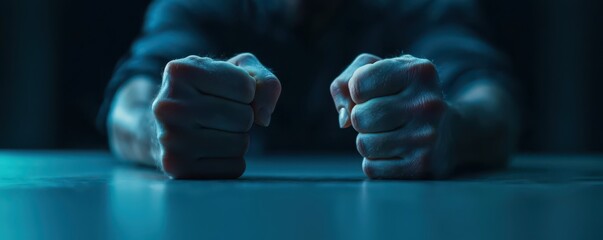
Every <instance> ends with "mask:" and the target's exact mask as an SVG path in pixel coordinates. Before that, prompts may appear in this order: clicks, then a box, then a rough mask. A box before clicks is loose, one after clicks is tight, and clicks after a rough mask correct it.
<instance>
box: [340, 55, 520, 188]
mask: <svg viewBox="0 0 603 240" xmlns="http://www.w3.org/2000/svg"><path fill="white" fill-rule="evenodd" d="M438 82H439V80H438V73H437V70H436V67H435V65H434V64H433V63H431V62H430V61H429V60H426V59H420V58H415V57H413V56H411V55H403V56H400V57H397V58H390V59H381V58H379V57H377V56H374V55H371V54H361V55H359V56H358V57H357V58H356V59H355V60H354V61H353V62H352V63H351V64H350V65H349V67H348V68H347V69H345V70H344V71H343V72H342V73H341V74H340V75H339V76H338V77H337V78H336V79H335V80H334V81H333V83H332V84H331V88H330V90H331V95H332V96H333V100H334V103H335V108H336V109H337V111H338V113H339V123H340V127H341V128H347V127H350V126H352V127H353V128H354V129H355V130H356V131H357V132H358V136H357V139H356V147H357V149H358V152H359V153H360V155H362V156H363V158H364V159H363V163H362V167H363V170H364V172H365V174H366V175H367V176H368V177H370V178H383V179H415V178H427V177H435V178H441V177H446V176H449V174H451V173H452V172H453V171H454V170H455V168H457V167H459V166H468V165H471V166H480V167H497V166H502V165H504V163H505V162H506V159H507V158H508V154H509V153H510V152H511V151H510V147H511V146H513V143H512V141H513V140H512V139H514V138H513V137H512V134H513V132H514V129H515V127H514V125H513V119H512V118H513V116H515V114H514V113H513V112H514V109H513V107H512V104H511V103H510V98H509V96H508V95H507V94H506V93H505V92H504V91H503V90H502V88H500V87H499V86H497V85H496V84H494V82H493V81H488V78H487V76H483V78H482V79H479V80H476V81H474V82H473V83H471V84H469V85H468V86H465V87H464V88H462V89H461V90H460V91H458V92H457V93H449V94H450V98H449V99H445V98H444V95H443V90H442V89H441V87H440V86H439V84H438ZM504 110H508V111H509V113H510V114H508V115H506V114H503V112H504Z"/></svg>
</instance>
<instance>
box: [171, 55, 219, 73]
mask: <svg viewBox="0 0 603 240" xmlns="http://www.w3.org/2000/svg"><path fill="white" fill-rule="evenodd" d="M195 57H196V58H199V57H197V56H195ZM207 64H209V62H208V61H201V60H193V58H192V57H190V56H189V57H186V58H184V59H177V60H172V61H169V62H168V63H167V64H166V65H165V70H164V72H165V74H167V75H169V76H170V77H176V78H178V77H183V76H188V75H189V74H191V73H203V72H205V71H206V70H207V67H206V65H207Z"/></svg>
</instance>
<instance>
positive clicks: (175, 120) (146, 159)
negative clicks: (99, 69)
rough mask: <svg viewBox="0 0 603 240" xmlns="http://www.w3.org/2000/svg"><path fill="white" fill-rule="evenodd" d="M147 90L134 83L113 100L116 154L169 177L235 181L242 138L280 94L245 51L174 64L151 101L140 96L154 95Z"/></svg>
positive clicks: (265, 120) (143, 83) (140, 81)
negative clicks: (221, 58) (222, 58)
mask: <svg viewBox="0 0 603 240" xmlns="http://www.w3.org/2000/svg"><path fill="white" fill-rule="evenodd" d="M149 84H150V80H148V79H145V78H144V77H140V78H137V79H134V80H132V81H130V82H129V83H127V84H125V85H124V87H122V89H121V90H120V91H119V92H118V93H117V94H116V97H115V100H114V106H113V107H112V110H111V112H110V116H109V118H110V119H109V120H110V121H109V129H110V135H111V142H112V144H111V145H112V149H113V151H114V152H115V153H116V155H117V156H120V157H122V158H123V159H127V160H130V161H134V162H140V163H143V164H147V165H153V164H155V165H157V166H158V167H160V168H161V169H162V170H163V171H164V172H165V173H166V174H167V175H168V176H170V177H172V178H197V179H220V178H226V179H227V178H237V177H239V176H241V175H242V174H243V172H244V170H245V160H244V158H243V156H244V154H245V152H246V151H247V148H248V146H249V133H248V132H249V130H250V128H251V127H252V125H253V123H255V124H257V125H260V126H268V125H269V124H270V117H271V114H272V112H273V111H274V107H275V105H276V102H277V100H278V97H279V95H280V91H281V85H280V82H279V80H278V79H277V78H276V76H274V74H272V73H271V72H270V71H269V70H268V69H267V68H265V67H264V66H263V65H262V64H261V63H260V62H259V61H258V60H257V59H256V58H255V56H253V55H252V54H249V53H243V54H239V55H237V56H235V57H233V58H231V59H229V60H228V61H215V60H213V59H210V58H202V57H197V56H189V57H186V58H183V59H177V60H173V61H170V62H169V63H168V64H167V65H166V67H165V71H164V74H163V81H162V85H161V87H160V89H159V92H158V94H157V96H156V97H155V98H149V97H144V96H148V95H151V94H149V93H150V92H156V91H157V90H156V89H153V88H152V87H150V86H148V85H149ZM136 91H140V92H139V94H138V95H137V94H132V93H133V92H134V93H136ZM136 101H138V104H133V102H136ZM149 106H150V108H149ZM125 112H140V114H126V113H125ZM129 118H130V119H129ZM132 119H134V120H132ZM145 119H146V120H147V123H146V124H145V123H144V122H145ZM149 119H150V121H148V120H149ZM130 122H132V123H130ZM141 132H144V133H145V134H142V135H144V136H139V135H141ZM150 159H152V160H150Z"/></svg>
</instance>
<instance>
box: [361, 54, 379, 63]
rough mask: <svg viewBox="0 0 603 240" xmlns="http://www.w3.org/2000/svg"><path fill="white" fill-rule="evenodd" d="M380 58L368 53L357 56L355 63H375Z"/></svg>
mask: <svg viewBox="0 0 603 240" xmlns="http://www.w3.org/2000/svg"><path fill="white" fill-rule="evenodd" d="M379 59H380V58H379V57H377V56H375V55H373V54H370V53H361V54H360V55H358V57H356V60H355V61H361V62H375V61H377V60H379Z"/></svg>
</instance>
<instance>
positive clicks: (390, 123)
mask: <svg viewBox="0 0 603 240" xmlns="http://www.w3.org/2000/svg"><path fill="white" fill-rule="evenodd" d="M445 108H446V103H445V102H444V100H443V99H442V98H441V96H438V95H437V94H436V93H431V92H425V93H424V92H420V93H410V92H402V93H398V94H396V95H389V96H385V97H377V98H373V99H370V100H368V101H366V102H364V103H361V104H358V105H356V106H354V108H353V109H352V116H351V121H352V126H353V127H354V129H355V130H356V131H357V132H360V133H377V132H386V131H392V130H394V129H397V128H400V127H402V126H404V125H405V124H406V123H407V122H409V121H411V120H413V119H420V120H424V121H425V122H427V123H431V122H433V120H437V119H439V117H438V116H439V115H441V114H442V112H443V111H444V109H445Z"/></svg>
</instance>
